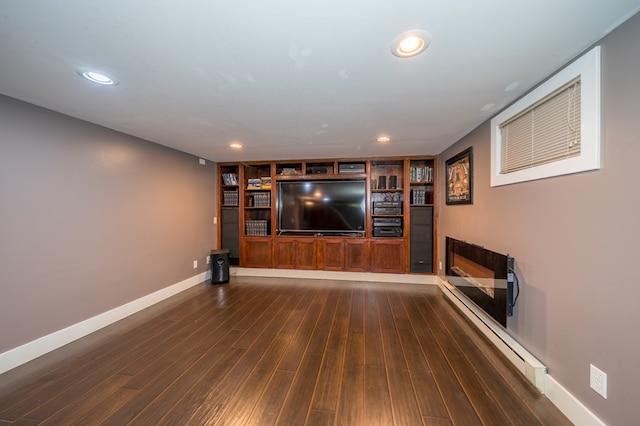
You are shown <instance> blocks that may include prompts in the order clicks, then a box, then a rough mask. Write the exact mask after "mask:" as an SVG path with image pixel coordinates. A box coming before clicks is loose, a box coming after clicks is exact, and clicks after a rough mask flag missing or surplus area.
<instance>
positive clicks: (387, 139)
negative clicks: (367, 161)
mask: <svg viewBox="0 0 640 426" xmlns="http://www.w3.org/2000/svg"><path fill="white" fill-rule="evenodd" d="M376 141H377V142H379V143H387V142H390V141H391V137H389V136H387V135H380V136H378V137H377V138H376Z"/></svg>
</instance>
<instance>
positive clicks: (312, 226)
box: [278, 180, 366, 234]
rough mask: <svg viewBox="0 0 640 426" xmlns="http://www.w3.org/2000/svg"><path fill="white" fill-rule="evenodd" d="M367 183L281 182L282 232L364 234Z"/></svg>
mask: <svg viewBox="0 0 640 426" xmlns="http://www.w3.org/2000/svg"><path fill="white" fill-rule="evenodd" d="M365 194H366V185H365V181H364V180H345V181H283V182H278V232H279V233H319V234H345V233H349V234H351V233H359V234H362V233H364V230H365Z"/></svg>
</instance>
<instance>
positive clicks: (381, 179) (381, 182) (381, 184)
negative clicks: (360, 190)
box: [378, 176, 387, 189]
mask: <svg viewBox="0 0 640 426" xmlns="http://www.w3.org/2000/svg"><path fill="white" fill-rule="evenodd" d="M378 189H387V177H386V176H378Z"/></svg>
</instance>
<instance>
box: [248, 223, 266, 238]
mask: <svg viewBox="0 0 640 426" xmlns="http://www.w3.org/2000/svg"><path fill="white" fill-rule="evenodd" d="M245 225H246V235H248V236H265V235H268V234H269V233H268V228H269V221H268V220H247V221H246V222H245Z"/></svg>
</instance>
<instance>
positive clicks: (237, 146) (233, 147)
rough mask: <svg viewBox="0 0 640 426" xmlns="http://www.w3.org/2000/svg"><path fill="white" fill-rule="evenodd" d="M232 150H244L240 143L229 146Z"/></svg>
mask: <svg viewBox="0 0 640 426" xmlns="http://www.w3.org/2000/svg"><path fill="white" fill-rule="evenodd" d="M229 147H231V148H232V149H242V144H241V143H239V142H232V143H230V144H229Z"/></svg>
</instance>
